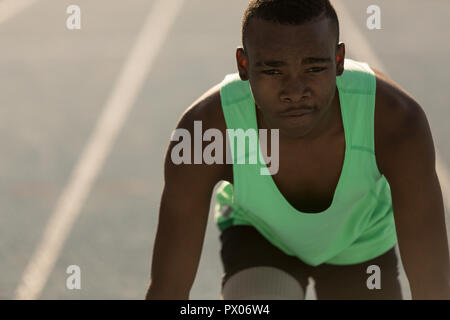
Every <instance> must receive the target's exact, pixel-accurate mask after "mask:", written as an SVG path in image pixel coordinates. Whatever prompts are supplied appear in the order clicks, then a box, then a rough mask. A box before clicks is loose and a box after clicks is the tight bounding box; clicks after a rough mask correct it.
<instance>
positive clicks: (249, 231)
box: [220, 226, 308, 300]
mask: <svg viewBox="0 0 450 320" xmlns="http://www.w3.org/2000/svg"><path fill="white" fill-rule="evenodd" d="M220 240H221V243H222V248H221V250H220V256H221V260H222V264H223V268H224V274H223V277H222V296H221V298H222V299H224V300H230V299H231V300H233V299H234V300H241V299H250V300H252V299H253V300H255V299H256V300H259V299H266V300H279V299H281V300H292V299H299V300H303V299H304V298H305V290H306V286H307V285H308V277H307V275H306V273H305V272H304V271H303V269H302V268H301V265H300V266H299V260H298V259H297V258H295V257H292V256H289V255H286V254H285V253H284V252H282V251H281V250H280V249H278V248H277V247H275V246H274V245H272V244H271V243H270V242H269V241H268V240H267V239H266V238H265V237H264V236H263V235H261V234H260V233H259V232H258V231H257V229H255V228H254V227H252V226H231V227H229V228H227V229H225V230H224V231H223V232H222V234H221V235H220Z"/></svg>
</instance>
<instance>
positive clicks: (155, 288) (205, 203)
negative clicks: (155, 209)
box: [146, 108, 224, 300]
mask: <svg viewBox="0 0 450 320" xmlns="http://www.w3.org/2000/svg"><path fill="white" fill-rule="evenodd" d="M198 109H201V108H197V110H196V109H195V108H194V109H192V110H190V111H188V112H187V113H185V114H184V115H183V117H182V119H181V120H180V122H179V124H178V126H177V128H178V129H181V128H184V129H187V130H188V131H189V132H190V133H191V137H192V139H193V138H194V129H193V128H194V120H201V119H200V118H199V112H198ZM203 129H204V130H206V128H205V122H203ZM178 143H179V142H178V141H172V142H171V143H170V144H169V147H168V149H167V152H166V156H165V168H164V180H165V184H164V189H163V193H162V197H161V205H160V211H159V222H158V228H157V234H156V238H155V244H154V250H153V257H152V265H151V280H150V285H149V288H148V292H147V295H146V299H158V300H162V299H182V300H188V299H189V293H190V290H191V287H192V285H193V282H194V279H195V276H196V273H197V268H198V265H199V261H200V256H201V252H202V247H203V241H204V235H205V230H206V225H207V221H208V213H209V208H210V200H211V195H212V191H213V189H214V186H215V184H216V183H217V182H218V181H219V180H221V179H222V177H223V172H224V165H220V164H213V165H206V164H193V160H194V159H193V158H194V147H193V143H192V144H191V147H192V148H191V163H192V164H179V165H176V164H174V163H173V161H172V157H171V153H172V149H173V147H174V146H175V145H176V144H178Z"/></svg>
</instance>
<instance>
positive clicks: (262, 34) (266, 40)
mask: <svg viewBox="0 0 450 320" xmlns="http://www.w3.org/2000/svg"><path fill="white" fill-rule="evenodd" d="M333 49H334V38H333V33H332V32H331V28H330V22H329V19H327V18H322V19H320V20H316V21H310V22H306V23H304V24H302V25H282V24H279V23H275V22H270V21H266V20H262V19H259V18H253V19H252V20H251V21H250V23H249V26H248V33H247V51H248V52H247V54H248V55H249V56H251V57H252V58H254V59H262V58H270V57H285V58H286V59H289V57H299V56H303V55H318V54H319V55H330V54H332V52H333V51H332V50H333Z"/></svg>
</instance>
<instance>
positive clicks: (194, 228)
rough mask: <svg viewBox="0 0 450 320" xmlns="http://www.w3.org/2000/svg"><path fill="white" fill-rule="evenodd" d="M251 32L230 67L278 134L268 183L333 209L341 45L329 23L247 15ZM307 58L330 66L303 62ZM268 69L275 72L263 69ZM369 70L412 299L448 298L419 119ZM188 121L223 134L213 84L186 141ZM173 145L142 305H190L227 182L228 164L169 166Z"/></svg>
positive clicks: (431, 165)
mask: <svg viewBox="0 0 450 320" xmlns="http://www.w3.org/2000/svg"><path fill="white" fill-rule="evenodd" d="M249 30H250V33H249V36H248V39H249V41H248V43H247V44H246V49H247V52H245V51H244V49H243V48H238V49H237V51H236V58H237V65H238V70H239V74H240V76H241V78H242V80H249V81H250V84H251V88H252V92H253V95H254V97H255V101H256V103H257V106H256V108H257V120H258V127H259V128H266V129H272V128H277V129H279V130H280V149H279V159H280V164H279V171H278V172H277V173H276V174H275V175H273V176H272V178H273V179H274V181H275V183H276V185H277V187H278V188H279V190H280V192H281V193H282V194H283V195H284V197H285V198H286V200H287V201H289V202H290V203H291V204H292V205H293V206H294V207H295V208H297V209H299V210H300V211H302V212H305V213H311V214H314V213H315V212H321V211H323V210H325V209H326V208H328V207H329V206H330V205H331V200H332V198H333V194H334V191H335V189H336V185H337V182H338V180H339V176H340V173H341V169H342V165H343V159H344V150H345V136H344V130H343V124H342V118H341V113H340V102H339V97H338V95H337V88H336V82H335V81H336V76H340V75H341V74H342V72H343V64H344V57H345V46H344V44H342V43H341V44H339V45H336V39H335V34H334V32H332V31H331V30H330V29H329V24H328V20H326V19H322V20H317V21H315V22H311V23H307V24H305V25H301V26H282V25H279V24H276V23H270V22H266V21H261V20H256V19H254V20H252V21H251V28H250V29H249ZM255 30H257V31H258V32H256V33H255V32H254V33H253V34H252V31H255ZM293 39H295V41H293ZM306 44H307V45H306ZM280 49H282V50H280ZM310 56H312V57H329V58H331V60H332V61H331V62H326V63H322V62H321V63H316V64H313V65H308V66H305V65H303V64H302V62H304V59H305V58H307V57H310ZM260 59H262V60H264V61H265V60H267V59H270V60H282V61H285V62H286V65H284V66H282V67H281V66H277V67H264V68H257V67H256V66H255V64H256V62H259V61H260ZM321 68H326V69H325V70H323V69H321ZM372 69H373V68H372ZM268 70H276V71H270V72H268V73H269V74H271V75H269V74H268V73H261V72H263V71H268ZM319 70H321V71H319ZM373 70H374V69H373ZM374 72H375V75H376V79H377V80H376V85H377V91H376V101H375V124H374V126H375V150H376V163H377V166H378V169H379V171H380V173H381V174H383V175H384V176H385V177H386V179H387V180H388V182H389V185H390V187H391V194H392V201H393V210H394V219H395V224H396V230H397V238H398V244H399V250H400V255H401V259H402V263H403V266H404V268H405V271H406V275H407V277H408V280H409V283H410V287H411V293H412V298H413V299H450V265H449V264H450V261H449V260H450V258H449V248H448V240H447V233H446V228H445V216H444V205H443V198H442V192H441V188H440V184H439V180H438V177H437V174H436V170H435V149H434V144H433V138H432V135H431V130H430V127H429V124H428V121H427V118H426V115H425V113H424V111H423V109H422V107H421V106H420V105H419V104H418V103H417V102H416V101H415V100H414V99H413V98H412V97H411V96H410V95H409V94H408V93H406V92H405V91H404V90H403V89H401V88H400V87H399V86H398V85H397V84H395V83H394V82H393V81H392V80H391V79H389V78H388V77H387V76H385V75H384V74H382V73H381V72H379V71H378V70H374ZM312 73H313V74H312ZM273 74H276V75H273ZM305 105H307V106H312V107H313V109H314V111H313V113H311V114H310V115H308V116H307V117H305V118H304V119H301V120H300V119H290V120H286V119H281V118H280V117H279V116H278V115H277V112H278V111H284V110H286V109H289V108H291V107H297V106H305ZM194 121H202V122H203V130H204V131H206V130H207V129H209V128H217V129H219V130H220V131H221V132H222V134H223V136H225V134H226V131H225V130H226V124H225V119H224V116H223V112H222V106H221V101H220V87H219V85H216V86H214V87H213V88H211V89H210V90H209V91H207V92H206V93H205V94H204V95H202V96H201V97H200V98H199V99H198V100H197V101H195V102H194V103H193V104H192V105H191V107H189V108H188V109H187V110H186V112H185V113H184V114H183V115H182V117H181V118H180V120H179V122H178V125H177V128H185V129H187V130H188V131H190V132H191V135H192V136H193V132H194ZM268 141H269V142H270V139H268ZM209 143H210V142H204V145H203V147H206V146H207V145H208V144H209ZM176 144H177V142H170V144H169V146H168V149H167V153H166V158H165V170H164V177H165V184H164V190H163V193H162V197H161V206H160V214H159V224H158V230H157V235H156V239H155V246H154V251H153V259H152V268H151V269H152V272H151V279H152V280H151V284H150V287H149V290H148V292H147V295H146V298H147V299H189V292H190V290H191V287H192V285H193V282H194V279H195V276H196V272H197V268H198V264H199V261H200V256H201V251H202V247H203V239H204V235H205V230H206V225H207V220H208V214H209V209H210V200H211V195H212V191H213V189H214V187H215V185H216V184H217V182H219V181H220V180H226V181H229V182H231V183H233V167H232V165H230V164H213V165H206V164H202V165H189V164H182V165H174V164H173V163H172V162H171V160H170V152H171V150H172V148H173V147H174V146H175V145H176ZM269 150H270V146H269ZM305 150H307V152H305ZM192 152H193V150H192ZM226 152H227V150H225V146H224V150H223V154H224V155H225V153H226ZM192 154H193V153H192ZM225 162H226V159H225V156H224V159H223V163H225ZM317 177H320V179H317ZM186 185H189V190H188V191H186V187H185V186H186ZM193 195H195V196H193ZM173 199H177V201H173ZM180 261H181V262H182V263H180Z"/></svg>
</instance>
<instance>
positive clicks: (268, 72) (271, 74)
mask: <svg viewBox="0 0 450 320" xmlns="http://www.w3.org/2000/svg"><path fill="white" fill-rule="evenodd" d="M261 73H264V74H267V75H270V76H274V75H278V74H280V72H279V71H278V70H264V71H261Z"/></svg>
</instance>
